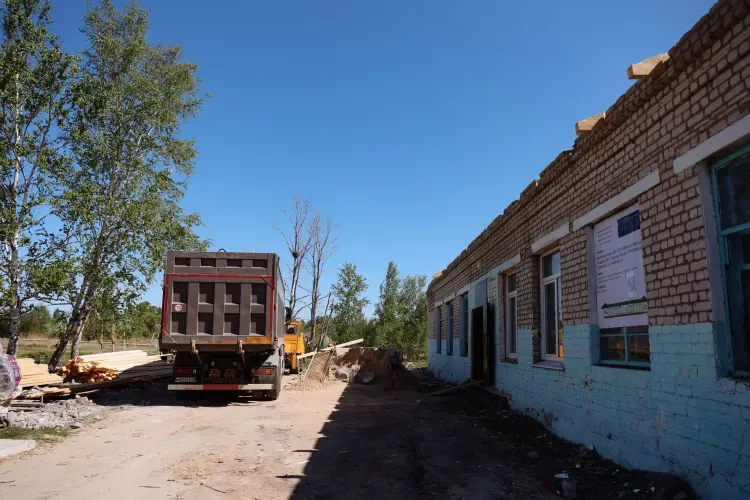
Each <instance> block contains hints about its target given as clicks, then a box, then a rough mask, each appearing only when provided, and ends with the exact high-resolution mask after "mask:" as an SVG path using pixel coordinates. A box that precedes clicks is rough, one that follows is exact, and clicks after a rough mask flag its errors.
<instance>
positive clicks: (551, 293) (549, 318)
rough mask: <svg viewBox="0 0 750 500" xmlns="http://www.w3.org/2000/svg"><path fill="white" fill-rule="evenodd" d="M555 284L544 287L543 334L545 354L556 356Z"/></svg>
mask: <svg viewBox="0 0 750 500" xmlns="http://www.w3.org/2000/svg"><path fill="white" fill-rule="evenodd" d="M555 288H556V283H555V282H552V283H547V284H546V285H544V312H543V314H544V330H545V331H544V333H545V339H546V345H545V351H544V352H545V354H549V355H552V356H557V311H556V309H557V307H556V304H557V298H556V297H555V295H556V294H555Z"/></svg>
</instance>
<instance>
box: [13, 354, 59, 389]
mask: <svg viewBox="0 0 750 500" xmlns="http://www.w3.org/2000/svg"><path fill="white" fill-rule="evenodd" d="M16 362H17V363H18V367H19V368H20V369H21V387H34V386H36V385H53V384H61V383H62V381H63V379H62V377H60V376H59V375H55V374H54V373H49V372H48V371H47V365H41V364H39V363H36V362H34V360H33V359H32V358H18V359H16Z"/></svg>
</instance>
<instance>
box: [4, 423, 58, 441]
mask: <svg viewBox="0 0 750 500" xmlns="http://www.w3.org/2000/svg"><path fill="white" fill-rule="evenodd" d="M69 435H70V429H63V428H60V427H43V428H41V429H26V428H24V427H11V428H9V429H0V439H34V440H36V441H39V442H43V443H52V442H55V441H59V440H60V439H62V438H64V437H67V436H69Z"/></svg>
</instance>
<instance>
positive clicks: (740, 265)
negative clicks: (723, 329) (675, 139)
mask: <svg viewBox="0 0 750 500" xmlns="http://www.w3.org/2000/svg"><path fill="white" fill-rule="evenodd" d="M736 167H739V171H742V170H743V169H744V168H746V167H747V168H750V145H748V146H745V147H743V148H740V149H738V150H737V151H735V152H733V153H732V154H730V155H728V156H726V157H724V158H721V159H720V160H718V161H717V162H715V163H714V164H712V165H711V189H712V194H713V202H714V214H715V218H716V229H717V235H718V239H719V258H720V263H721V279H722V283H723V286H724V296H725V300H724V303H723V307H724V316H725V318H726V319H727V320H726V324H727V325H728V334H729V339H728V340H729V342H728V343H729V345H730V349H729V353H730V359H729V366H730V367H731V370H732V373H733V374H735V375H740V376H750V330H749V329H750V310H748V305H747V301H748V300H749V299H750V210H747V209H746V208H745V207H744V205H748V204H750V183H748V185H744V183H743V182H742V180H740V179H735V178H732V177H731V176H730V175H729V172H730V169H732V168H736ZM720 176H721V178H720ZM722 181H724V184H722ZM722 188H726V192H724V195H725V198H729V199H728V200H727V199H722ZM743 188H748V190H747V192H741V191H743ZM738 192H739V194H741V195H743V196H742V198H738V197H737V194H738ZM722 208H723V209H724V210H722ZM735 208H740V209H742V210H743V211H747V212H749V213H748V214H747V215H748V216H746V217H744V219H746V221H744V222H743V221H741V220H740V221H732V220H727V219H731V218H733V217H736V216H737V215H738V214H736V213H734V212H733V209H735ZM739 215H741V216H742V215H744V214H739ZM727 216H728V217H727Z"/></svg>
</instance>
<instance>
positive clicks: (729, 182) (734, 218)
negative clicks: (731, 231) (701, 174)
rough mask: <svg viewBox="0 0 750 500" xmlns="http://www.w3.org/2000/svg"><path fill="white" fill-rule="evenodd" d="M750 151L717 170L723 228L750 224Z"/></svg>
mask: <svg viewBox="0 0 750 500" xmlns="http://www.w3.org/2000/svg"><path fill="white" fill-rule="evenodd" d="M749 165H750V151H748V152H747V153H745V154H743V155H741V156H739V157H737V158H734V159H733V160H731V161H729V162H728V163H727V164H725V165H723V166H721V167H720V168H717V169H716V184H717V186H716V188H717V191H718V197H719V216H720V220H721V228H722V229H727V228H729V227H731V226H737V225H739V224H744V223H746V222H750V168H748V166H749Z"/></svg>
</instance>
